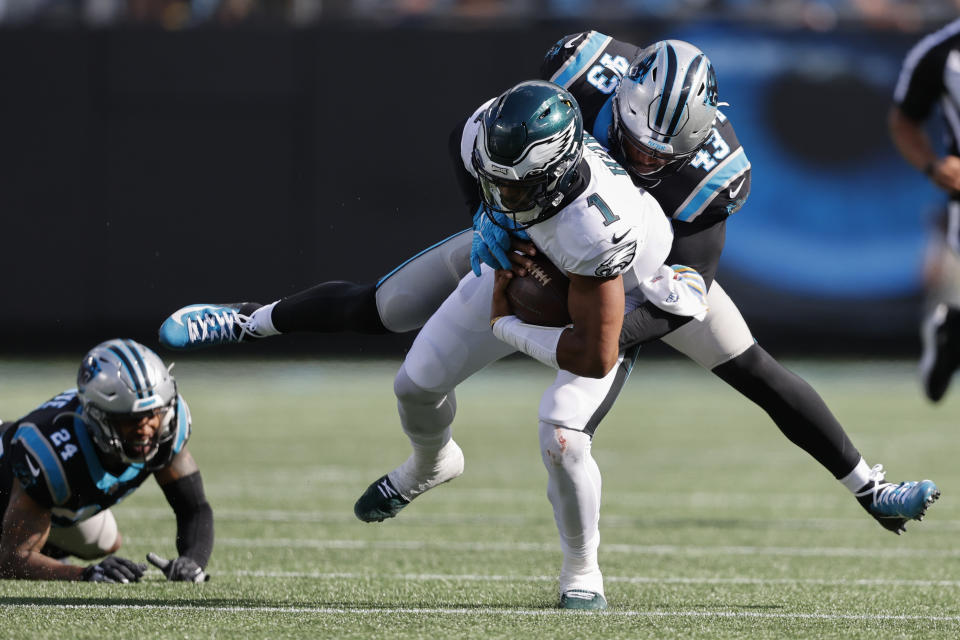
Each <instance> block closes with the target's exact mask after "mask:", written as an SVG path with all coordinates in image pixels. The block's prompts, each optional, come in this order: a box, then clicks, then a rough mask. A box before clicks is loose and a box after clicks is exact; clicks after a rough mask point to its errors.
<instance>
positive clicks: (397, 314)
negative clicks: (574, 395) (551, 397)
mask: <svg viewBox="0 0 960 640" xmlns="http://www.w3.org/2000/svg"><path fill="white" fill-rule="evenodd" d="M638 52H639V55H638ZM631 60H633V61H634V63H633V64H632V65H631V64H630V61H631ZM628 69H629V70H630V73H627V71H628ZM691 69H694V70H695V71H696V73H695V74H694V75H692V76H691V78H696V79H697V80H698V82H699V84H698V85H697V89H698V90H697V91H693V90H691V88H693V85H692V83H691V82H689V81H688V80H687V75H688V74H687V72H688V71H689V70H691ZM654 71H656V72H657V73H653V72H654ZM542 77H543V78H545V79H550V80H553V81H555V82H556V83H557V84H559V85H561V86H563V87H565V88H567V89H569V90H570V91H571V93H572V94H573V95H574V97H575V98H576V99H577V101H578V102H579V103H580V105H581V108H582V111H583V116H584V123H585V128H586V130H587V131H588V132H592V133H593V135H594V137H595V138H596V139H597V140H598V141H599V143H600V144H602V145H603V146H605V147H606V148H608V149H609V150H610V151H611V152H612V154H613V155H614V157H615V158H616V159H618V160H619V161H620V163H621V164H622V165H623V166H624V167H626V168H627V169H628V170H629V171H630V174H631V178H633V181H634V183H635V184H636V185H638V186H640V187H643V188H645V189H646V190H647V191H648V192H649V193H650V194H651V195H653V196H654V198H656V200H657V201H658V202H659V203H660V205H661V207H662V208H663V210H664V211H665V212H666V213H667V215H668V216H669V217H670V218H671V219H672V223H673V229H674V242H673V247H672V249H671V252H670V255H669V256H668V258H667V260H666V262H667V264H685V265H689V266H691V267H693V268H695V269H696V270H697V271H698V272H699V273H700V274H702V275H703V277H704V280H705V281H706V283H707V284H708V285H709V294H708V303H709V306H710V313H709V314H708V315H707V318H706V319H705V320H704V322H690V318H689V317H683V316H677V315H674V314H670V313H668V312H667V311H665V310H663V309H660V308H658V307H656V306H655V305H653V304H652V303H650V302H645V303H643V304H641V305H640V306H638V307H637V308H636V309H634V310H633V311H631V312H629V313H628V314H627V315H626V317H625V318H624V320H623V330H622V332H621V336H620V346H621V347H624V348H626V347H631V346H633V345H636V344H642V343H644V342H647V341H650V340H653V339H656V338H660V339H661V340H663V342H665V343H666V344H669V345H670V346H671V347H673V348H674V349H676V350H678V351H680V352H681V353H683V354H684V355H686V356H688V357H689V358H691V359H692V360H694V361H695V362H697V363H698V364H700V365H701V366H703V367H704V368H706V369H708V370H710V371H711V372H712V373H714V374H716V375H717V376H718V377H719V378H720V379H722V380H723V381H724V382H726V383H727V384H729V385H730V386H731V387H733V388H734V389H736V390H737V391H738V392H740V393H741V394H743V395H744V396H745V397H747V398H749V399H750V400H752V401H753V402H755V403H756V404H758V405H759V406H760V407H762V408H763V409H764V410H765V411H766V412H767V413H768V414H769V415H770V417H771V418H772V419H773V421H774V422H775V423H776V425H777V427H778V428H779V429H780V430H781V432H783V434H784V435H785V436H786V437H787V438H788V439H789V440H790V441H791V442H793V443H794V444H796V445H797V446H799V447H801V448H802V449H803V450H804V451H806V452H807V453H809V454H810V455H811V456H813V457H814V458H815V459H816V460H817V461H818V462H819V463H820V464H821V465H823V467H824V468H826V469H827V470H828V471H829V472H830V473H831V474H832V475H833V476H834V477H835V478H836V479H837V480H838V481H839V482H840V483H841V484H842V485H843V486H844V487H846V488H847V489H848V490H849V491H850V492H851V493H853V494H854V495H855V496H856V498H857V500H858V502H859V503H860V505H861V506H862V507H863V508H864V509H866V510H867V512H868V513H869V514H870V515H871V516H873V517H874V518H875V519H876V520H877V521H878V522H879V523H880V524H881V525H882V526H883V527H884V528H886V529H889V530H890V531H894V532H896V533H898V534H899V533H900V532H902V531H904V530H905V524H906V522H907V521H908V520H911V519H914V520H919V519H921V518H922V517H923V514H924V512H925V510H926V507H927V505H928V504H929V503H930V501H932V500H933V499H935V497H936V496H937V495H938V493H937V491H936V488H935V487H934V486H933V483H930V482H926V481H924V482H907V483H900V484H895V483H889V482H886V481H885V478H884V472H883V468H882V466H881V465H876V466H874V467H872V468H871V466H870V465H868V464H867V462H866V461H865V460H864V459H863V457H862V456H861V455H860V452H859V451H858V450H857V448H856V447H854V446H853V443H852V442H851V441H850V439H849V438H848V437H847V434H846V433H845V432H844V430H843V428H842V427H841V425H840V424H839V422H837V420H836V418H835V417H834V416H833V414H832V413H831V412H830V409H829V408H828V407H827V406H826V404H825V403H824V401H823V399H822V398H821V397H820V396H819V395H818V394H817V392H816V391H815V390H814V389H813V388H812V387H811V386H810V385H809V384H807V383H806V381H804V380H803V379H802V378H800V377H798V376H797V375H795V374H794V373H792V372H791V371H789V370H787V369H786V368H785V367H783V365H781V364H780V363H779V362H777V361H776V360H775V359H774V358H773V357H772V356H770V354H768V353H767V352H766V351H765V350H764V349H763V348H762V347H761V346H760V345H758V344H757V343H756V342H755V340H754V339H753V336H752V335H751V333H750V330H749V327H747V325H746V323H745V322H744V320H743V317H742V316H741V315H740V313H739V311H738V310H737V308H736V305H734V303H733V301H732V300H730V298H729V297H728V296H727V295H726V293H725V292H724V291H723V289H722V288H721V287H720V285H719V283H717V282H714V275H715V273H716V268H717V263H718V261H719V259H720V254H721V251H722V249H723V245H724V240H725V235H726V218H727V217H728V216H729V215H730V214H732V213H733V212H735V211H736V210H737V209H739V208H740V206H742V204H743V202H744V201H745V200H746V198H747V195H748V194H749V191H750V180H751V171H750V163H749V162H748V161H747V158H746V155H745V153H744V150H743V148H742V147H741V146H740V143H739V142H738V140H737V137H736V133H735V132H734V129H733V124H732V122H731V121H730V119H728V118H727V117H726V116H725V115H724V114H723V113H722V112H720V111H719V110H718V109H717V104H718V103H717V98H718V96H717V85H716V79H715V77H714V73H713V69H712V67H711V65H710V61H709V59H707V57H706V56H704V55H703V52H701V51H700V50H699V49H697V48H696V47H694V46H692V45H690V44H688V43H683V42H679V41H676V40H670V41H661V42H657V43H655V44H653V45H651V46H650V47H648V48H647V49H645V50H643V51H640V50H639V49H638V48H637V47H636V46H634V45H632V44H629V43H625V42H620V41H617V40H614V39H613V38H610V37H608V36H605V35H603V34H600V33H597V32H595V31H589V32H585V33H578V34H574V35H570V36H566V37H564V38H562V39H561V40H560V41H559V42H558V43H557V44H556V45H554V47H553V48H551V49H550V51H549V52H548V53H547V55H546V57H545V59H544V63H543V68H542ZM700 88H702V89H703V90H704V93H702V94H701V93H700V92H699V89H700ZM667 95H669V96H670V98H669V99H665V98H664V96H667ZM661 106H664V109H663V110H662V111H663V114H664V117H663V119H662V120H658V116H659V115H660V113H661V109H660V107H661ZM667 113H672V114H680V120H678V121H677V122H676V123H673V118H672V117H671V118H667V117H666V114H667ZM651 122H653V123H654V126H655V127H656V130H654V129H651V127H650V125H649V123H651ZM658 122H659V124H657V123H658ZM668 125H669V126H673V128H672V129H670V130H667V129H666V126H668ZM452 143H453V144H452V147H451V152H452V153H453V155H455V156H459V153H460V146H459V145H460V138H459V131H457V132H456V135H455V136H453V137H452ZM464 173H465V171H462V172H460V175H461V176H463V174H464ZM463 183H464V186H465V187H466V189H467V190H468V191H469V197H468V203H467V205H468V207H470V209H469V210H470V211H471V212H473V211H478V207H477V204H478V202H479V200H480V195H479V192H478V191H477V190H476V187H475V186H472V185H471V182H470V180H468V179H466V178H464V179H463ZM474 185H475V183H474ZM471 189H472V190H471ZM501 224H502V222H501ZM510 242H511V238H510V235H509V234H508V233H507V232H506V231H505V230H503V229H502V228H501V227H499V226H497V225H496V224H494V222H493V221H491V219H490V217H488V216H486V215H483V214H482V212H479V213H478V214H477V215H475V216H474V229H473V232H472V233H470V232H468V231H464V232H461V233H459V234H457V235H454V236H452V237H450V238H448V239H446V240H444V241H443V242H440V243H438V244H436V245H433V246H432V247H430V248H428V249H425V250H424V251H422V252H420V253H419V254H417V255H416V256H414V257H413V258H411V259H410V260H408V261H407V262H405V263H403V264H402V265H400V266H398V267H397V268H395V269H393V270H392V271H390V272H389V273H388V274H387V275H386V276H384V277H383V278H381V279H380V280H379V281H377V282H376V283H372V284H366V285H362V284H354V283H351V282H344V281H334V282H324V283H322V284H319V285H316V286H315V287H312V288H310V289H308V290H306V291H303V292H300V293H297V294H294V295H292V296H289V297H287V298H283V299H282V300H278V301H277V302H274V303H272V304H269V305H266V306H260V305H258V304H252V303H249V304H245V305H209V304H200V305H191V306H188V307H185V308H183V309H180V310H178V311H177V312H175V313H174V314H172V315H171V316H170V317H169V318H168V319H167V320H166V321H165V322H164V323H163V326H162V327H161V330H160V341H161V342H162V343H163V344H165V345H166V346H167V347H170V348H172V349H192V348H197V347H203V346H209V345H216V344H228V343H233V342H240V341H243V340H246V339H249V338H255V337H265V336H271V335H277V334H279V333H288V332H297V331H312V332H343V331H356V332H361V333H387V332H403V331H410V330H413V329H417V328H419V327H421V326H423V324H424V323H425V322H426V320H427V318H429V317H430V315H431V314H432V313H433V312H434V311H435V310H436V309H437V308H438V307H439V305H440V303H441V302H442V301H443V300H444V299H445V298H446V297H447V296H448V295H449V294H450V292H452V291H453V290H454V288H455V287H456V286H457V283H458V282H459V281H460V279H461V278H462V277H463V276H464V275H465V274H467V273H469V272H470V268H471V263H473V269H474V271H475V272H476V273H478V274H479V272H480V267H479V265H480V262H481V260H482V261H484V262H486V263H488V264H490V265H491V266H494V267H507V266H509V261H508V258H507V254H508V253H509V249H510Z"/></svg>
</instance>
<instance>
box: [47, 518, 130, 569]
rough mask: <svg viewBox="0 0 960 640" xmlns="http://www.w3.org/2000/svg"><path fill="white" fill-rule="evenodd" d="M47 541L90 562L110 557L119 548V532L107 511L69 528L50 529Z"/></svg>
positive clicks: (113, 519) (115, 522)
mask: <svg viewBox="0 0 960 640" xmlns="http://www.w3.org/2000/svg"><path fill="white" fill-rule="evenodd" d="M49 541H50V543H51V544H54V545H56V546H57V547H59V548H60V549H62V550H64V551H66V552H67V553H69V554H70V555H73V556H76V557H78V558H82V559H84V560H92V559H94V558H100V557H103V556H106V555H110V554H111V553H113V552H114V551H116V550H117V548H118V547H119V546H120V531H119V530H118V528H117V521H116V519H115V518H114V517H113V513H112V512H111V511H110V510H109V509H107V510H105V511H101V512H100V513H98V514H96V515H95V516H92V517H90V518H87V519H86V520H82V521H81V522H78V523H76V524H74V525H71V526H69V527H52V528H51V529H50V537H49Z"/></svg>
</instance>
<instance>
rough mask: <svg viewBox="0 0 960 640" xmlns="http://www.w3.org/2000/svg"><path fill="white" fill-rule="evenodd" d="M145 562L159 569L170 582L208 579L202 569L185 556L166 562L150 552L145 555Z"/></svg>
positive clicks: (203, 580) (204, 580)
mask: <svg viewBox="0 0 960 640" xmlns="http://www.w3.org/2000/svg"><path fill="white" fill-rule="evenodd" d="M147 562H149V563H150V564H152V565H153V566H155V567H156V568H157V569H160V571H162V572H163V575H165V576H167V580H170V581H172V582H206V581H207V580H209V579H210V576H209V575H207V574H206V573H205V572H204V570H203V567H201V566H200V565H198V564H197V563H196V562H195V561H194V560H193V559H192V558H188V557H187V556H180V557H179V558H174V559H173V560H166V559H164V558H161V557H160V556H158V555H157V554H155V553H153V552H152V551H151V552H150V553H148V554H147Z"/></svg>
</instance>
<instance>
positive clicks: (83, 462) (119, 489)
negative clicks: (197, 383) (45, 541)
mask: <svg viewBox="0 0 960 640" xmlns="http://www.w3.org/2000/svg"><path fill="white" fill-rule="evenodd" d="M82 412H83V408H82V407H81V406H80V399H79V398H78V397H77V390H76V389H70V390H68V391H64V392H63V393H61V394H60V395H58V396H56V397H54V398H52V399H50V400H48V401H47V402H45V403H43V404H42V405H40V406H39V407H37V408H36V409H34V410H33V411H31V412H30V413H28V414H27V415H26V416H24V417H22V418H20V419H19V420H17V421H16V422H13V423H8V424H4V425H3V427H2V429H3V433H2V435H0V508H2V511H0V513H4V512H6V510H7V503H8V502H9V500H10V492H11V488H12V486H13V482H14V478H18V479H19V480H20V483H21V484H22V485H23V487H24V489H25V490H26V492H27V494H28V495H29V496H30V497H31V498H33V499H34V500H36V501H37V503H39V504H40V505H43V506H44V507H48V508H49V509H50V511H51V514H52V523H53V525H54V526H61V527H63V526H69V525H71V524H74V523H76V522H79V521H81V520H86V519H87V518H89V517H91V516H93V515H96V514H97V513H99V512H100V511H103V510H104V509H109V508H110V507H111V506H113V505H115V504H116V503H118V502H120V501H121V500H123V499H124V498H125V497H126V496H127V495H129V494H130V493H131V492H133V491H134V490H135V489H136V488H137V487H139V486H140V485H141V484H143V481H144V480H146V479H147V477H149V476H150V475H151V474H152V473H153V471H151V470H148V469H146V468H144V465H143V464H131V465H128V466H126V467H125V468H124V469H123V470H122V471H121V472H120V473H119V475H114V474H113V473H111V472H109V471H107V470H106V469H104V467H103V463H102V461H101V451H100V449H99V448H98V447H97V445H96V444H95V443H94V442H93V439H92V438H91V436H90V434H89V433H88V431H87V429H88V427H87V425H86V423H85V422H84V421H83V420H81V419H80V418H79V417H78V415H81V414H82ZM74 414H77V415H74ZM189 437H190V410H189V408H188V407H187V405H186V403H185V402H184V401H183V398H181V397H179V396H178V397H177V425H176V433H175V435H174V437H173V438H172V439H171V440H169V441H167V442H165V443H163V444H162V445H161V450H160V451H158V452H157V455H158V456H169V457H171V458H172V457H173V456H172V455H171V451H170V450H169V447H172V448H173V451H172V453H174V454H176V453H179V452H180V450H182V449H183V447H184V445H185V444H186V442H187V439H188V438H189ZM165 449H166V450H165Z"/></svg>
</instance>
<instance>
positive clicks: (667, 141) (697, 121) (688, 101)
mask: <svg viewBox="0 0 960 640" xmlns="http://www.w3.org/2000/svg"><path fill="white" fill-rule="evenodd" d="M716 117H717V76H716V74H715V73H714V71H713V65H712V64H711V63H710V60H709V58H707V56H706V54H704V53H703V51H701V50H700V49H698V48H697V47H695V46H693V45H692V44H690V43H688V42H684V41H682V40H661V41H660V42H656V43H654V44H652V45H650V46H649V47H647V48H646V49H644V50H643V51H642V52H640V55H638V56H637V58H636V59H635V60H634V61H633V63H632V64H631V65H630V68H629V69H628V70H627V73H626V75H625V76H624V77H623V79H622V80H621V81H620V85H619V86H618V87H617V92H616V94H615V95H614V99H613V124H612V128H613V131H612V132H611V133H612V135H611V136H610V140H611V143H612V146H613V150H614V151H615V152H616V155H617V156H618V160H621V163H622V164H623V165H624V166H625V167H626V168H627V169H628V170H629V171H630V172H631V173H633V174H635V175H638V176H640V177H643V178H651V177H656V176H657V175H662V174H664V173H669V172H671V171H676V170H677V169H679V168H680V166H682V165H683V163H684V162H686V161H687V160H689V159H690V157H691V156H692V155H693V154H695V153H696V152H697V151H698V150H699V149H700V148H701V147H702V146H703V145H704V143H705V142H706V141H707V138H708V137H709V136H710V131H711V130H712V129H713V123H714V121H715V120H716ZM641 159H642V160H643V161H642V160H641Z"/></svg>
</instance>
